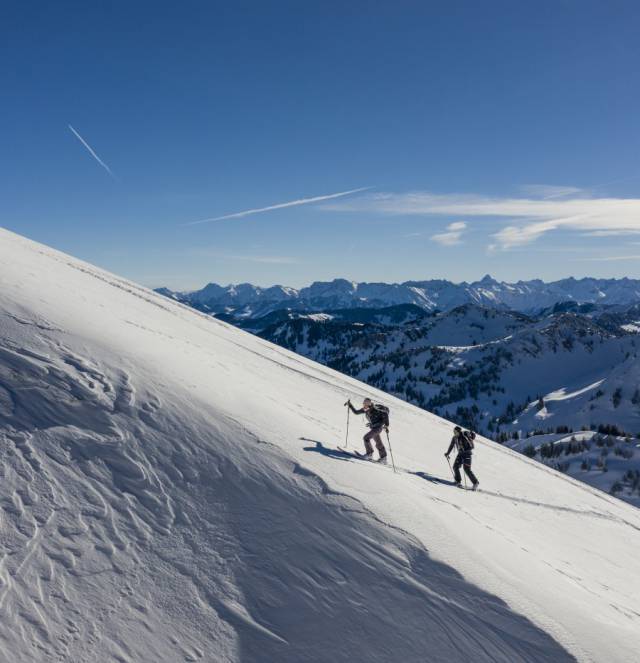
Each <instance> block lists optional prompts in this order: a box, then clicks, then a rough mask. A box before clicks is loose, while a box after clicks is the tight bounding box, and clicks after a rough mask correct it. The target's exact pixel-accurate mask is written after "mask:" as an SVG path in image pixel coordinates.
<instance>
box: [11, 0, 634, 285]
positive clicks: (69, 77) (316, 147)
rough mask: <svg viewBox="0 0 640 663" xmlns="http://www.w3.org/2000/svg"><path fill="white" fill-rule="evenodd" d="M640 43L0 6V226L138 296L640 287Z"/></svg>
mask: <svg viewBox="0 0 640 663" xmlns="http://www.w3.org/2000/svg"><path fill="white" fill-rule="evenodd" d="M638 34H640V5H638V3H637V2H632V1H629V2H624V1H622V2H611V3H606V2H590V1H588V0H582V1H575V2H573V1H562V0H553V1H549V2H545V1H540V2H530V3H525V2H507V1H504V2H490V1H489V2H483V3H479V2H462V1H459V2H450V3H442V2H424V1H421V2H419V1H415V2H409V1H402V0H400V1H394V2H375V3H374V2H370V1H358V0H353V1H350V2H348V3H345V2H333V1H324V2H314V1H308V2H299V1H290V2H278V1H273V2H257V1H255V2H224V3H223V2H212V1H210V2H188V1H187V2H180V3H175V2H170V3H169V2H153V3H145V2H133V3H132V2H109V3H86V2H77V3H72V2H64V1H62V2H59V3H45V2H25V3H5V4H3V6H2V9H1V10H0V62H1V63H2V64H1V65H0V66H1V67H2V91H3V95H2V97H3V100H2V106H1V109H0V117H1V118H2V122H1V123H0V141H1V145H2V156H1V157H0V225H2V226H4V227H6V228H8V229H10V230H13V231H15V232H18V233H21V234H24V235H26V236H28V237H31V238H33V239H36V240H38V241H42V242H44V243H46V244H49V245H53V246H55V247H56V248H59V249H61V250H64V251H67V252H70V253H72V254H74V255H76V256H79V257H81V258H84V259H86V260H88V261H90V262H94V263H97V264H99V265H101V266H103V267H105V268H107V269H110V270H112V271H115V272H118V273H120V274H122V275H124V276H127V277H130V278H132V279H134V280H136V281H139V282H141V283H143V284H145V285H149V286H153V287H155V286H159V285H167V286H169V287H173V288H180V289H186V288H192V287H198V286H201V285H203V284H204V283H206V282H208V281H215V282H219V283H223V284H226V283H229V282H241V281H250V282H254V283H258V284H261V285H270V284H273V283H282V284H286V285H294V286H301V285H305V284H307V283H309V282H310V281H312V280H316V279H331V278H334V277H346V278H352V279H355V280H384V281H401V280H406V279H425V278H449V279H452V280H454V281H460V280H472V279H476V278H480V277H482V276H483V275H484V274H485V273H487V272H489V273H491V274H492V275H494V276H495V277H497V278H501V279H508V280H517V279H527V278H533V277H540V278H543V279H545V280H551V279H555V278H560V277H564V276H569V275H575V276H584V275H596V276H617V277H620V276H625V275H626V276H630V277H640V131H639V126H640V125H639V123H638V107H639V106H640V80H639V78H640V75H639V69H638V62H640V39H638ZM70 126H71V127H72V128H73V131H72V129H71V128H70ZM74 131H75V133H74ZM80 139H82V140H83V141H84V143H83V142H81V140H80ZM89 148H90V149H91V150H93V154H92V153H91V151H90V149H89ZM363 187H370V188H368V189H367V190H366V191H359V192H356V193H353V194H350V195H345V196H342V197H335V198H330V199H327V200H325V201H322V200H315V201H313V202H308V203H304V204H296V205H291V206H286V207H279V208H277V209H273V210H269V211H262V212H255V213H252V214H246V215H242V216H235V217H232V218H227V219H222V220H216V221H208V222H205V223H192V222H194V221H201V220H203V219H216V218H218V217H221V216H227V215H233V214H235V213H238V212H242V211H246V210H255V209H261V208H265V207H270V206H273V205H277V204H283V203H288V202H292V201H298V202H300V201H304V200H306V199H309V198H319V197H322V196H325V195H331V194H337V193H341V192H345V191H351V190H354V189H360V188H363Z"/></svg>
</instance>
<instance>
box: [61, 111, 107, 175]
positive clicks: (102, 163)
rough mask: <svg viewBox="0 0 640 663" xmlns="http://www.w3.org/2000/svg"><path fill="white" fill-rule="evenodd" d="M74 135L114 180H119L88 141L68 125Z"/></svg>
mask: <svg viewBox="0 0 640 663" xmlns="http://www.w3.org/2000/svg"><path fill="white" fill-rule="evenodd" d="M67 126H68V127H69V129H70V130H71V132H72V133H73V135H74V136H75V137H76V138H77V139H78V140H79V141H80V142H81V143H82V144H83V145H84V146H85V147H86V148H87V151H88V152H89V154H90V155H91V156H92V157H93V158H94V159H95V160H96V161H97V162H98V163H99V164H100V165H101V166H102V167H103V168H104V169H105V170H106V171H107V172H108V173H109V175H111V177H113V179H114V180H115V179H117V177H116V176H115V175H114V174H113V173H112V172H111V168H109V166H107V164H106V163H105V162H104V161H103V160H102V159H101V158H100V157H99V156H98V155H97V154H96V152H95V150H94V149H93V148H92V147H91V145H89V143H87V141H86V140H85V139H84V138H83V137H82V136H81V135H80V134H79V133H78V132H77V131H76V130H75V129H74V128H73V127H72V126H71V125H70V124H69V125H67Z"/></svg>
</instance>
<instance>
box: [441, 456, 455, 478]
mask: <svg viewBox="0 0 640 663" xmlns="http://www.w3.org/2000/svg"><path fill="white" fill-rule="evenodd" d="M444 457H445V458H446V459H447V463H449V469H450V470H451V476H452V477H453V478H454V480H455V478H456V475H455V474H454V473H453V467H451V461H450V460H449V456H447V454H445V455H444Z"/></svg>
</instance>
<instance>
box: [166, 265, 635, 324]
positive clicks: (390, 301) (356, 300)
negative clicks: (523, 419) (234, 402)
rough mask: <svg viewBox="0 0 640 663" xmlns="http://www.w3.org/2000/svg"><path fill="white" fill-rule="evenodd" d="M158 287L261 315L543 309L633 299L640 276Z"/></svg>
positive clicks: (210, 306)
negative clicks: (402, 307) (399, 308)
mask: <svg viewBox="0 0 640 663" xmlns="http://www.w3.org/2000/svg"><path fill="white" fill-rule="evenodd" d="M158 292H160V293H161V294H164V295H165V296H168V297H171V298H173V299H176V300H178V301H182V302H184V303H187V304H191V305H193V306H195V307H196V308H198V309H199V310H203V311H209V312H213V313H223V312H226V313H234V314H235V315H236V316H238V317H257V316H263V315H267V314H268V313H271V312H272V311H276V310H278V309H282V308H284V307H289V308H294V309H295V308H306V309H314V308H315V309H329V308H352V307H356V306H357V307H362V308H369V307H383V306H394V305H397V304H413V305H415V306H419V307H420V308H422V309H424V310H426V311H433V310H436V309H439V310H441V311H448V310H451V309H453V308H456V307H458V306H463V305H465V304H476V305H480V306H487V307H492V308H506V309H512V310H515V311H522V312H526V313H530V312H538V311H540V310H541V309H545V308H550V307H553V306H555V305H557V304H563V303H567V302H573V303H583V304H584V303H591V304H597V305H599V306H602V305H611V306H614V305H628V304H631V303H638V302H639V301H640V281H639V280H636V279H627V278H623V279H595V278H583V279H574V278H568V279H562V280H560V281H554V282H552V283H544V282H543V281H541V280H539V279H534V280H532V281H518V282H517V283H505V282H499V281H496V280H495V279H493V278H491V277H490V276H489V275H487V276H485V277H484V278H483V279H481V280H480V281H475V282H473V283H466V282H462V283H452V282H451V281H445V280H442V279H433V280H430V281H406V282H404V283H357V282H355V281H348V280H346V279H334V280H333V281H327V282H323V281H316V282H314V283H312V284H311V285H310V286H308V287H305V288H301V289H299V290H297V289H295V288H287V287H283V286H273V287H271V288H261V287H259V286H255V285H251V284H250V283H242V284H239V285H228V286H225V287H223V286H220V285H217V284H215V283H209V284H208V285H207V286H205V287H204V288H202V289H201V290H196V291H193V292H174V291H172V290H169V289H168V288H159V289H158Z"/></svg>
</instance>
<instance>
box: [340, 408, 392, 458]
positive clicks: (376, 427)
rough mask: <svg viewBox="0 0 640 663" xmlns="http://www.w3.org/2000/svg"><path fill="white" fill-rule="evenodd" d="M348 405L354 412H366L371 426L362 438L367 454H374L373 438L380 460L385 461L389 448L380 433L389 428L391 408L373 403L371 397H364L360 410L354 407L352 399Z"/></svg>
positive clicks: (369, 456)
mask: <svg viewBox="0 0 640 663" xmlns="http://www.w3.org/2000/svg"><path fill="white" fill-rule="evenodd" d="M347 405H348V406H349V408H350V409H351V412H353V414H365V415H366V417H367V426H369V429H370V430H369V432H368V433H367V434H366V435H365V436H364V437H363V438H362V439H363V440H364V448H365V452H366V453H365V455H366V456H367V458H371V457H372V456H373V446H372V445H371V440H373V441H374V442H375V443H376V449H377V450H378V453H379V454H380V460H381V461H383V462H384V461H385V460H386V459H387V450H386V449H385V448H384V444H382V439H381V437H380V433H381V432H382V429H383V428H384V429H385V430H389V408H387V407H385V406H384V405H379V404H377V403H373V402H372V400H371V399H370V398H365V399H364V401H363V402H362V408H360V409H359V410H356V409H355V408H354V407H353V405H352V404H351V401H347Z"/></svg>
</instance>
